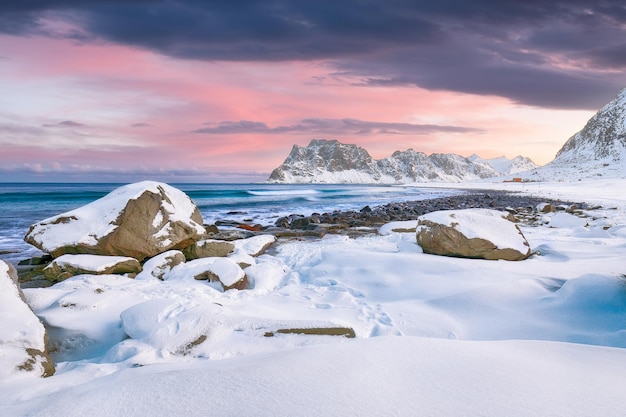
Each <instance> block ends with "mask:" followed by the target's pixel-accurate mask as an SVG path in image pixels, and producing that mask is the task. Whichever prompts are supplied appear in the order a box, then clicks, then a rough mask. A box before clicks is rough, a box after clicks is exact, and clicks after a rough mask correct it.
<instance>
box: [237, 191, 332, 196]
mask: <svg viewBox="0 0 626 417" xmlns="http://www.w3.org/2000/svg"><path fill="white" fill-rule="evenodd" d="M246 192H247V193H248V194H250V195H254V196H294V195H295V196H297V195H312V194H321V193H322V192H321V191H320V190H248V191H246Z"/></svg>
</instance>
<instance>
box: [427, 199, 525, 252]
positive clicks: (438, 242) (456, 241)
mask: <svg viewBox="0 0 626 417" xmlns="http://www.w3.org/2000/svg"><path fill="white" fill-rule="evenodd" d="M508 216H509V213H506V212H501V211H496V210H488V209H467V210H442V211H435V212H432V213H428V214H425V215H423V216H421V217H419V219H418V223H417V231H416V233H417V243H418V244H419V245H420V246H421V247H422V249H423V250H424V253H430V254H435V255H444V256H454V257H461V258H482V259H504V260H509V261H519V260H523V259H526V258H528V257H529V256H530V253H531V252H530V245H529V244H528V241H527V240H526V238H525V237H524V235H523V234H522V232H521V230H520V229H519V227H518V226H517V225H516V224H515V223H513V222H512V221H511V220H510V219H509V218H508Z"/></svg>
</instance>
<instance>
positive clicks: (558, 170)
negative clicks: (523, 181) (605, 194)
mask: <svg viewBox="0 0 626 417" xmlns="http://www.w3.org/2000/svg"><path fill="white" fill-rule="evenodd" d="M594 177H605V178H626V88H624V89H622V90H621V91H620V92H619V93H618V94H617V97H616V98H615V99H613V100H612V101H610V102H609V103H608V104H607V105H605V106H604V107H603V108H602V109H600V110H599V111H598V112H597V113H596V114H595V115H594V116H593V117H592V118H591V119H589V121H588V122H587V124H586V125H585V127H584V128H583V129H582V130H581V131H580V132H578V133H576V134H575V135H574V136H572V137H571V138H569V139H568V140H567V142H565V144H564V145H563V147H562V148H561V149H560V150H559V151H558V152H557V154H556V157H555V158H554V160H553V161H552V162H550V163H549V164H547V165H545V166H544V167H541V168H538V169H536V170H533V171H532V173H531V175H529V179H534V180H553V181H554V180H557V181H572V180H578V179H587V178H594Z"/></svg>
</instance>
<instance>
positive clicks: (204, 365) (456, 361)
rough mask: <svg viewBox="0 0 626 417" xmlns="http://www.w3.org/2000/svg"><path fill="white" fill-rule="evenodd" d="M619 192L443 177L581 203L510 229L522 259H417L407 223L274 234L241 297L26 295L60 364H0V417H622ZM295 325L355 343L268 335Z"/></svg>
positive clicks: (624, 199) (623, 246)
mask: <svg viewBox="0 0 626 417" xmlns="http://www.w3.org/2000/svg"><path fill="white" fill-rule="evenodd" d="M625 185H626V180H620V179H615V180H589V181H578V182H573V183H545V182H544V183H522V184H515V183H476V184H452V185H449V186H450V187H452V188H458V189H472V190H477V189H482V190H491V189H503V190H507V191H519V192H521V193H524V194H527V195H533V196H539V197H544V198H546V199H563V200H574V201H585V202H587V203H590V204H591V205H592V206H595V207H594V208H592V209H589V210H586V211H585V213H584V214H585V216H586V217H584V218H582V219H581V218H580V217H576V216H574V215H571V214H568V213H564V212H556V213H546V214H545V215H544V216H545V217H544V224H543V225H542V226H524V225H522V226H521V229H522V231H523V233H524V235H525V237H526V239H527V240H528V242H529V243H530V246H531V250H533V251H535V252H537V254H535V255H533V256H531V257H530V258H529V259H527V260H524V261H518V262H510V261H488V260H479V259H461V258H450V257H442V256H436V255H427V254H424V253H423V252H422V250H421V248H420V247H419V246H418V245H417V243H416V239H415V233H414V232H394V231H393V229H394V228H400V227H401V228H405V229H408V228H410V227H411V226H413V227H414V226H415V223H416V222H413V224H407V223H402V224H396V225H393V224H392V225H387V226H384V227H383V228H381V233H380V234H379V235H369V236H362V237H358V238H350V237H348V236H346V235H328V236H326V237H324V238H322V239H315V240H307V241H300V240H293V241H291V242H288V243H281V244H280V245H279V246H277V247H276V248H275V249H274V250H273V251H272V254H271V255H269V254H265V255H262V256H260V257H258V258H256V261H255V264H254V265H252V266H250V267H248V268H246V273H247V275H248V276H249V278H250V279H251V280H252V282H253V285H252V286H251V289H248V290H245V291H236V290H230V291H225V292H222V291H220V290H218V289H216V288H214V286H211V285H208V284H207V283H206V282H202V281H196V280H194V279H193V278H189V277H180V278H179V279H170V280H166V281H160V280H158V279H135V280H132V279H129V278H126V277H121V276H112V275H99V276H96V275H80V276H77V277H74V278H70V279H68V280H66V281H63V282H60V283H58V284H56V285H54V286H53V287H50V288H38V289H25V290H24V292H25V295H26V298H27V300H28V301H29V304H30V305H31V307H32V308H33V309H34V311H35V313H36V314H37V315H38V316H39V317H40V318H41V319H42V320H44V321H45V322H46V323H47V325H48V327H49V329H50V330H49V331H50V337H51V339H54V340H56V341H57V351H56V352H55V353H54V359H55V362H56V368H57V369H56V373H55V375H54V376H52V377H49V378H44V379H42V378H35V377H33V376H32V375H23V374H20V373H17V372H6V370H4V371H3V372H4V373H3V374H2V375H3V377H2V380H1V382H0V387H1V389H0V414H2V415H3V416H26V415H28V416H56V415H58V416H73V415H76V416H78V415H81V416H82V415H92V416H117V415H122V414H123V415H126V416H144V415H151V416H160V415H162V416H166V415H187V416H205V415H233V416H234V415H237V416H242V415H255V416H258V415H268V416H270V415H271V416H280V415H285V416H287V415H290V416H293V415H311V416H312V415H368V416H372V415H381V416H382V415H385V416H387V415H399V416H409V415H411V416H412V415H470V416H478V415H481V416H502V415H519V416H522V415H523V416H529V415H540V416H590V415H597V416H621V415H623V410H624V409H625V406H626V399H625V398H624V396H623V395H622V394H621V391H620V390H621V386H623V384H624V383H625V382H626V372H625V371H626V365H625V364H626V349H625V348H626V331H625V329H626V314H625V313H626V278H625V277H624V274H626V261H624V259H626V193H624V192H623V190H624V189H625V188H624V186H625ZM422 186H423V187H425V188H427V187H429V186H432V187H435V186H433V185H428V184H420V187H422ZM447 186H448V185H447ZM303 325H305V326H309V327H311V326H312V327H314V326H320V327H324V326H326V327H327V326H330V325H333V326H340V327H349V328H352V329H354V331H355V333H356V338H345V337H341V336H320V335H303V334H274V336H273V337H266V333H268V332H273V331H275V330H277V329H279V328H294V327H302V326H303ZM202 334H206V335H208V336H207V337H206V339H204V340H202V341H200V342H199V343H195V344H194V343H191V342H197V341H198V336H199V335H202ZM128 336H131V338H128ZM181 346H182V347H183V348H184V349H183V350H182V351H181Z"/></svg>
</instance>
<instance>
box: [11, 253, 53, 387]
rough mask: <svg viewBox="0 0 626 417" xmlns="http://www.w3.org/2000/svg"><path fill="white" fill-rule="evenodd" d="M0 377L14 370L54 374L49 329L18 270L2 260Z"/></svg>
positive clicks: (12, 372)
mask: <svg viewBox="0 0 626 417" xmlns="http://www.w3.org/2000/svg"><path fill="white" fill-rule="evenodd" d="M0 317H2V326H0V379H4V378H6V377H9V376H11V375H13V374H15V373H18V372H19V373H30V374H32V375H35V376H50V375H52V374H54V365H53V363H52V360H51V359H50V357H49V355H48V352H47V350H46V339H47V334H46V329H45V328H44V326H43V324H42V323H41V321H39V319H38V318H37V316H36V315H35V313H33V311H32V310H31V309H30V307H29V306H28V304H26V301H25V299H24V294H23V293H22V291H21V290H20V287H19V284H18V279H17V271H16V270H15V268H14V267H13V266H12V265H11V264H9V263H7V262H5V261H0Z"/></svg>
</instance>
